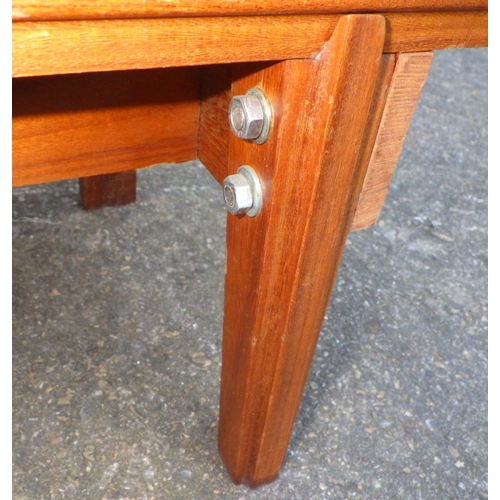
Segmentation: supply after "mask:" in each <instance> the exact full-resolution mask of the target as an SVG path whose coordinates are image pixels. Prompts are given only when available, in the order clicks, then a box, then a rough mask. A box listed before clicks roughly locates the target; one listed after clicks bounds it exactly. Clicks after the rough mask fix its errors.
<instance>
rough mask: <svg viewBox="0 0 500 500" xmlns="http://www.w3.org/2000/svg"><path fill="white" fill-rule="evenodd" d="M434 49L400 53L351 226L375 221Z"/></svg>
mask: <svg viewBox="0 0 500 500" xmlns="http://www.w3.org/2000/svg"><path fill="white" fill-rule="evenodd" d="M432 55H433V54H432V52H425V53H421V54H419V53H415V54H399V55H398V59H397V62H396V68H395V70H394V75H393V78H392V81H391V85H390V88H389V93H388V97H387V102H386V105H385V108H384V112H383V115H382V118H381V121H380V127H379V129H378V132H377V136H376V140H375V143H374V146H373V149H372V150H371V151H372V152H371V154H370V162H369V166H368V171H367V173H366V177H365V181H364V183H363V189H362V191H361V195H360V198H359V202H358V206H357V208H356V214H355V217H354V221H353V225H352V228H351V229H353V230H356V229H363V228H365V227H368V226H371V225H372V224H375V222H376V220H377V218H378V216H379V214H380V210H381V209H382V205H383V203H384V199H385V196H386V194H387V190H388V189H389V184H390V182H391V178H392V174H393V171H394V168H395V167H396V163H397V161H398V157H399V153H400V151H401V148H402V147H403V141H404V138H405V136H406V132H407V130H408V127H409V125H410V121H411V118H412V116H413V112H414V111H415V107H416V105H417V101H418V98H419V96H420V92H421V90H422V87H423V86H424V82H425V79H426V77H427V73H428V72H429V68H430V65H431V61H432Z"/></svg>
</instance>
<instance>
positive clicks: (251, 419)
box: [219, 15, 385, 487]
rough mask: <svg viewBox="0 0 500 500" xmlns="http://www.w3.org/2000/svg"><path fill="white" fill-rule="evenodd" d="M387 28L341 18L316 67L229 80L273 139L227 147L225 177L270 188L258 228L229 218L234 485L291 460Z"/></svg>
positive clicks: (229, 434)
mask: <svg viewBox="0 0 500 500" xmlns="http://www.w3.org/2000/svg"><path fill="white" fill-rule="evenodd" d="M384 33H385V21H384V18H383V17H381V16H377V15H353V16H345V17H344V18H342V19H341V21H340V22H339V24H338V25H337V28H336V29H335V32H334V34H333V36H332V38H331V39H330V41H329V42H328V43H327V44H326V45H325V47H324V48H323V49H322V51H321V52H320V53H319V54H318V56H317V57H316V58H315V59H311V60H291V61H285V62H281V63H278V64H273V65H269V64H268V65H267V66H262V65H261V66H260V67H255V66H238V67H235V69H234V70H233V84H232V94H233V95H242V94H245V93H246V91H247V90H248V89H250V88H252V87H260V88H261V89H262V90H263V91H264V93H265V94H266V96H267V97H268V99H269V100H270V102H271V105H272V108H273V111H274V120H273V127H272V131H271V136H270V138H269V140H268V141H267V142H266V143H265V144H263V145H256V144H253V143H251V142H248V141H242V140H239V139H237V138H236V137H233V136H231V137H230V139H229V169H230V173H235V172H236V170H237V168H238V167H239V166H241V165H250V166H251V167H252V168H253V169H254V170H255V171H256V172H257V174H258V175H259V177H260V179H261V182H262V187H263V197H264V203H263V209H262V212H261V213H260V214H259V215H258V216H256V217H255V218H250V217H248V216H233V215H228V220H227V269H226V281H225V305H224V331H223V346H222V383H221V399H220V423H219V451H220V454H221V457H222V459H223V461H224V463H225V465H226V467H227V469H228V471H229V473H230V475H231V477H232V479H233V480H234V481H235V482H236V483H242V482H243V483H247V484H249V485H250V486H251V487H256V486H258V485H260V484H262V483H266V482H269V481H272V480H274V479H275V478H276V477H277V475H278V471H279V469H280V466H281V463H282V461H283V458H284V456H285V453H286V449H287V446H288V442H289V439H290V435H291V432H292V428H293V423H294V420H295V417H296V415H297V411H298V408H299V405H300V400H301V397H302V392H303V389H304V385H305V382H306V379H307V375H308V371H309V367H310V364H311V360H312V356H313V352H314V348H315V345H316V341H317V337H318V334H319V331H320V328H321V324H322V320H323V317H324V313H325V310H326V307H327V303H328V299H329V296H330V293H331V289H332V286H333V281H334V277H335V273H336V270H337V267H338V265H339V262H340V258H341V254H342V249H343V247H344V243H345V240H346V237H347V233H348V231H349V227H350V225H351V222H352V218H353V214H354V210H355V207H356V203H357V199H358V196H359V193H360V189H361V186H362V184H363V179H364V175H365V171H366V162H362V161H360V157H361V156H362V155H361V150H362V146H363V142H364V135H365V127H366V124H367V119H368V115H369V110H370V106H371V103H372V97H373V93H374V88H375V86H376V82H377V79H378V75H379V70H380V64H381V60H382V47H383V41H384Z"/></svg>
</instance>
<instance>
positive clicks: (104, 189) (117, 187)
mask: <svg viewBox="0 0 500 500" xmlns="http://www.w3.org/2000/svg"><path fill="white" fill-rule="evenodd" d="M136 179H137V174H136V171H135V170H131V171H130V172H118V173H116V174H103V175H93V176H90V177H81V178H80V197H81V200H82V205H83V208H85V210H90V209H93V208H101V207H110V206H115V205H128V204H129V203H134V202H135V196H136V194H135V190H136Z"/></svg>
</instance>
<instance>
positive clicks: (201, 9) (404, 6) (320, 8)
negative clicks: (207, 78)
mask: <svg viewBox="0 0 500 500" xmlns="http://www.w3.org/2000/svg"><path fill="white" fill-rule="evenodd" d="M487 6H488V1H487V0H336V1H335V2H332V1H331V0H308V1H307V2H303V1H297V0H296V1H293V0H169V1H168V2H167V1H165V0H148V1H147V2H144V1H143V0H79V1H78V2H74V1H70V0H44V1H40V0H13V2H12V18H13V19H14V20H15V21H26V20H30V21H41V20H45V21H50V20H81V19H125V18H142V19H144V18H148V17H177V16H179V17H182V16H234V15H262V14H286V13H288V14H306V13H307V14H326V13H342V14H345V13H356V12H391V11H392V12H394V11H412V12H418V11H436V10H479V9H486V8H487Z"/></svg>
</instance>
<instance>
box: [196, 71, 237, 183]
mask: <svg viewBox="0 0 500 500" xmlns="http://www.w3.org/2000/svg"><path fill="white" fill-rule="evenodd" d="M230 101H231V67H230V65H228V64H221V65H216V66H205V67H203V68H202V69H201V103H200V121H199V129H198V159H199V160H200V161H201V162H202V163H203V165H205V167H206V168H207V170H208V171H209V172H210V173H211V174H212V175H213V176H214V178H215V180H216V181H217V182H218V183H219V184H222V181H223V180H224V179H225V178H226V177H227V175H228V155H229V135H230V134H232V132H231V128H230V126H229V120H228V115H227V112H228V109H229V103H230Z"/></svg>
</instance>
